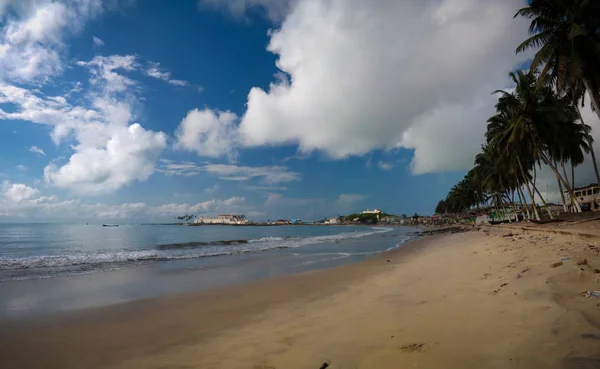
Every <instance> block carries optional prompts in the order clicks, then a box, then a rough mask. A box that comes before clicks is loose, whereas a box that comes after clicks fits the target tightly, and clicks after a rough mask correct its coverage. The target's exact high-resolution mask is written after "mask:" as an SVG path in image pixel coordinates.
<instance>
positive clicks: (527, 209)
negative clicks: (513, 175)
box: [518, 187, 531, 219]
mask: <svg viewBox="0 0 600 369" xmlns="http://www.w3.org/2000/svg"><path fill="white" fill-rule="evenodd" d="M518 190H519V198H521V199H522V200H523V203H524V204H525V213H527V219H531V213H530V212H529V204H528V203H527V198H526V197H525V193H523V188H521V187H519V189H518Z"/></svg>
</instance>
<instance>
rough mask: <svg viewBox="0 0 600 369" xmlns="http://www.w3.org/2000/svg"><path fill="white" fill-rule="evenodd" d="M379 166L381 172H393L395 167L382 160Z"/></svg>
mask: <svg viewBox="0 0 600 369" xmlns="http://www.w3.org/2000/svg"><path fill="white" fill-rule="evenodd" d="M377 166H378V167H379V169H381V170H392V169H394V165H393V164H390V163H387V162H385V161H382V160H380V161H379V162H378V163H377Z"/></svg>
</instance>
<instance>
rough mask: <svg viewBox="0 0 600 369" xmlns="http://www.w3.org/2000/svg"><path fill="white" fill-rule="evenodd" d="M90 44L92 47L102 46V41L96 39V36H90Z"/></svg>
mask: <svg viewBox="0 0 600 369" xmlns="http://www.w3.org/2000/svg"><path fill="white" fill-rule="evenodd" d="M92 42H93V43H94V46H97V47H101V46H104V41H102V40H101V39H100V38H98V37H96V36H92Z"/></svg>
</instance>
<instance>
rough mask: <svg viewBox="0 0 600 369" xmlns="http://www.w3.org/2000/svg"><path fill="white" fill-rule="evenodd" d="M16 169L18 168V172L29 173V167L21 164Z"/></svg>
mask: <svg viewBox="0 0 600 369" xmlns="http://www.w3.org/2000/svg"><path fill="white" fill-rule="evenodd" d="M15 168H17V170H19V171H21V172H26V171H27V167H26V166H24V165H23V164H19V165H17V166H16V167H15Z"/></svg>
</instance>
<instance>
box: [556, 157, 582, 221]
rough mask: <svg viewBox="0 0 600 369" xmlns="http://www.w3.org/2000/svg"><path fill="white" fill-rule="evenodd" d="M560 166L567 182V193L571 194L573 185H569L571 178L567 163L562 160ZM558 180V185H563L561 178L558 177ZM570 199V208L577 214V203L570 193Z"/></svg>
mask: <svg viewBox="0 0 600 369" xmlns="http://www.w3.org/2000/svg"><path fill="white" fill-rule="evenodd" d="M560 165H561V167H562V172H563V175H564V176H565V177H564V179H565V182H567V183H566V191H567V192H569V189H570V188H571V185H570V184H569V176H568V175H567V168H566V166H565V161H564V160H562V161H561V162H560ZM556 180H557V181H558V183H561V181H560V178H559V177H558V176H556ZM569 199H570V200H571V205H570V207H571V213H576V212H577V208H576V206H575V202H574V201H573V198H572V197H571V195H570V193H569Z"/></svg>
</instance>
